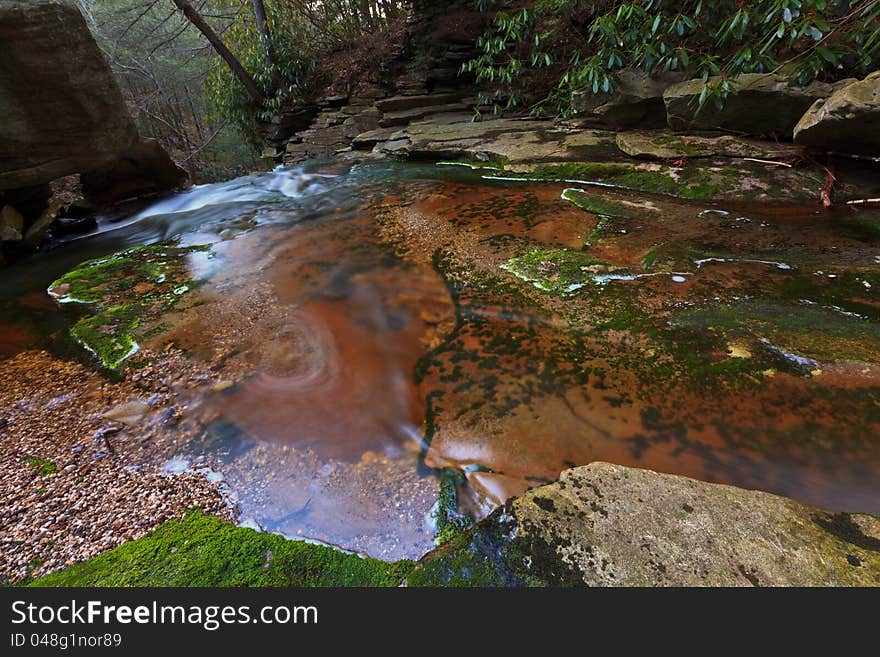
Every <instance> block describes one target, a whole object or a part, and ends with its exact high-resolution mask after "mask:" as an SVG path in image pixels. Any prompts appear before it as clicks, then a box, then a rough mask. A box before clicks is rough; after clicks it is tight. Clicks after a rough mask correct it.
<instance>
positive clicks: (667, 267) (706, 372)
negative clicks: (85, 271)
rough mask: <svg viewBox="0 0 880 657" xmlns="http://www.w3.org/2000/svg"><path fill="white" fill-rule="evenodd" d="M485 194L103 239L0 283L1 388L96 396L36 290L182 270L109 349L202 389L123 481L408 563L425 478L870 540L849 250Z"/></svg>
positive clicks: (520, 189)
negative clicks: (817, 517)
mask: <svg viewBox="0 0 880 657" xmlns="http://www.w3.org/2000/svg"><path fill="white" fill-rule="evenodd" d="M493 178H494V179H493ZM499 178H500V176H497V175H495V174H493V172H492V171H491V170H471V169H470V168H467V167H458V166H434V165H415V164H394V163H381V164H367V165H359V166H355V167H349V166H341V165H339V166H336V165H334V166H322V167H319V166H317V165H316V166H313V167H310V168H289V169H282V168H279V169H277V170H275V171H272V172H267V173H260V174H254V175H250V176H246V177H244V178H239V179H236V180H232V181H228V182H224V183H218V184H212V185H203V186H197V187H194V188H192V189H190V190H187V191H185V192H181V193H179V194H176V195H173V196H170V197H168V198H164V199H161V200H159V201H157V202H155V203H153V204H151V205H148V206H146V207H139V208H132V209H131V210H130V211H128V212H125V213H116V214H115V215H114V216H113V217H102V218H100V220H99V225H98V229H97V230H96V231H94V232H93V233H91V234H88V235H84V236H78V237H75V238H68V240H67V241H65V242H63V243H59V244H57V245H56V247H55V248H53V249H52V250H51V251H48V252H44V253H41V254H39V255H37V256H35V257H33V258H31V259H30V260H27V261H25V262H23V263H20V264H18V265H16V266H13V267H10V268H8V269H6V270H4V275H3V277H2V280H0V312H2V319H0V367H2V366H3V359H6V358H12V357H14V356H15V355H17V354H19V353H21V352H24V351H26V350H30V349H47V350H48V351H50V352H51V353H52V354H53V355H55V356H56V357H57V358H73V359H78V360H80V361H81V362H84V363H87V364H88V365H89V367H92V368H97V367H98V364H97V363H96V361H95V359H94V358H93V357H92V356H91V355H90V354H89V353H88V352H87V351H86V350H84V349H82V348H81V347H82V345H77V344H76V343H74V342H73V341H72V340H71V339H70V337H69V335H68V331H69V329H70V327H71V325H72V324H73V323H74V322H76V321H77V320H78V319H79V318H81V317H82V316H83V313H88V308H86V307H83V306H87V305H88V304H76V303H65V304H59V303H57V301H56V300H55V299H53V298H52V297H51V296H50V295H49V294H47V293H46V291H47V288H49V287H50V286H51V285H52V283H53V281H56V279H59V278H60V277H61V276H63V275H64V274H65V273H66V272H68V271H70V270H71V269H73V268H74V267H76V266H77V264H78V263H80V262H83V261H85V260H89V259H92V258H102V257H105V256H107V255H108V254H111V253H114V252H118V251H120V250H123V249H126V248H129V247H134V246H137V245H150V244H169V245H170V244H173V245H174V247H175V248H180V249H186V248H189V247H196V246H198V247H199V248H198V249H195V248H193V249H192V250H191V251H190V252H188V253H187V255H186V256H185V267H186V271H187V279H188V281H190V282H189V283H188V284H187V285H186V286H181V287H180V290H181V292H180V300H179V301H178V302H177V303H175V304H174V305H173V307H172V308H170V309H168V310H167V312H164V313H163V314H162V316H161V318H160V319H156V320H155V321H152V322H151V323H149V330H146V329H147V328H148V327H147V324H146V323H145V324H144V325H142V326H140V327H139V328H138V336H137V345H136V347H137V350H138V351H142V352H143V354H154V355H155V354H160V355H161V354H162V353H163V350H165V349H166V348H168V347H169V346H171V345H173V346H174V347H175V348H176V349H179V350H182V352H183V354H185V356H186V358H187V359H189V360H190V361H191V362H192V363H194V364H196V365H194V367H198V368H202V369H203V370H204V371H205V372H210V373H211V376H214V377H215V379H219V380H220V381H221V383H219V384H211V385H204V386H181V387H180V389H175V391H174V393H175V395H176V397H177V401H176V406H177V407H178V408H180V409H181V415H182V419H181V421H180V423H179V424H177V425H175V426H168V425H166V424H163V423H162V421H161V418H160V417H158V416H159V413H155V414H152V415H151V416H148V417H147V419H145V420H144V423H143V424H142V425H140V426H137V427H134V428H133V429H132V430H131V431H135V432H138V431H139V432H142V433H144V434H147V433H148V434H149V436H150V439H149V441H146V442H148V443H149V446H148V447H146V446H145V447H144V448H143V450H142V453H141V456H139V458H140V459H141V462H142V464H143V465H145V466H147V465H149V466H151V467H160V468H163V469H164V470H165V471H167V472H171V473H173V472H180V471H184V470H198V471H200V472H203V473H204V474H205V475H206V476H208V477H209V478H212V480H216V481H221V482H222V486H223V487H224V489H225V490H226V491H227V492H228V494H229V495H230V496H231V497H232V498H233V499H234V500H235V502H236V503H237V505H238V509H239V522H240V523H241V524H244V525H247V526H253V527H257V528H260V529H263V530H266V531H272V532H279V533H282V534H284V535H286V536H290V537H297V538H305V539H311V540H317V541H322V542H326V543H331V544H334V545H338V546H341V547H344V548H346V549H351V550H356V551H358V552H362V553H366V554H369V555H371V556H377V557H381V558H385V559H397V558H418V557H419V556H421V555H422V554H424V553H425V552H426V551H427V550H429V549H430V548H431V547H432V546H433V544H434V543H433V542H434V535H435V533H436V531H437V524H436V515H437V507H436V505H437V497H438V490H439V487H440V483H439V482H440V477H441V473H442V472H443V471H444V470H446V469H451V470H453V471H456V472H460V473H463V474H464V479H463V480H464V481H465V482H466V483H464V484H460V485H459V493H460V496H459V497H460V499H459V507H460V510H461V511H462V512H463V513H470V514H471V515H473V516H475V517H482V516H484V515H486V514H487V513H488V512H489V511H491V509H493V508H495V507H496V506H497V505H498V504H500V503H501V502H503V501H504V500H505V499H506V498H507V497H508V496H510V495H515V494H519V493H522V492H523V491H525V490H526V489H527V488H529V487H531V486H535V485H540V484H541V483H545V482H549V481H553V480H554V479H556V478H557V476H558V475H559V473H560V472H561V471H562V470H564V469H566V468H569V467H572V466H576V465H583V464H586V463H589V462H592V461H609V462H613V463H619V464H622V465H628V466H636V467H641V468H649V469H654V470H658V471H662V472H669V473H675V474H681V475H686V476H690V477H694V478H698V479H703V480H708V481H713V482H720V483H728V484H733V485H738V486H743V487H747V488H758V489H762V490H767V491H771V492H774V493H778V494H782V495H786V496H790V497H793V498H795V499H796V500H798V501H802V502H805V503H810V504H814V505H817V506H820V507H823V508H828V509H832V510H850V511H866V512H872V513H880V484H878V483H877V482H878V481H880V449H878V447H880V299H878V290H880V248H878V246H880V242H878V241H877V237H876V235H873V234H871V233H870V232H869V231H865V230H863V228H862V226H861V225H860V224H857V223H854V222H853V220H852V217H851V216H850V215H849V214H845V213H842V212H828V211H820V210H818V209H817V208H815V207H797V206H770V205H748V204H743V205H737V204H725V205H717V206H716V205H708V206H707V205H706V204H705V203H702V204H701V203H696V202H690V201H682V200H676V199H673V198H671V197H665V196H649V195H645V194H636V193H633V192H629V191H627V190H622V189H614V188H606V187H596V186H592V185H589V184H588V183H589V181H567V182H542V181H528V180H507V179H499ZM142 283H143V284H144V287H142V288H137V287H135V290H138V293H149V292H150V290H151V287H150V286H151V285H153V284H154V283H155V281H153V282H150V281H142ZM56 296H57V295H56ZM76 306H79V307H76ZM135 353H136V351H135V350H132V355H130V356H128V358H127V360H126V361H125V362H126V364H128V365H130V366H131V367H130V369H129V370H128V372H127V373H126V375H125V376H127V377H132V376H134V377H137V376H138V374H137V371H138V370H137V367H143V366H145V365H144V364H140V363H138V360H139V358H140V356H136V355H134V354H135ZM153 358H155V359H158V360H154V361H150V362H152V363H153V364H152V365H150V364H149V363H147V364H146V366H147V367H149V366H153V367H163V365H162V361H161V356H153ZM148 360H149V359H148ZM168 367H170V366H168ZM200 371H201V370H200ZM154 416H155V417H154Z"/></svg>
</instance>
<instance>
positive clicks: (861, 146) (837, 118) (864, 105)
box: [794, 71, 880, 155]
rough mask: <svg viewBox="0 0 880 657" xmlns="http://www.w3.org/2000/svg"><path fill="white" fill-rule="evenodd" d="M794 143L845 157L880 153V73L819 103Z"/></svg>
mask: <svg viewBox="0 0 880 657" xmlns="http://www.w3.org/2000/svg"><path fill="white" fill-rule="evenodd" d="M794 140H795V141H796V142H798V143H799V144H805V145H808V146H815V147H819V148H823V149H825V150H833V151H840V152H843V153H865V154H868V155H876V154H877V153H880V71H875V72H874V73H872V74H871V75H869V76H867V77H866V78H865V79H864V80H860V81H854V82H852V83H851V84H845V85H840V86H838V88H837V90H836V91H835V92H834V93H833V94H832V95H831V96H829V97H828V98H826V99H820V100H817V101H816V102H815V103H814V104H813V105H812V107H810V109H809V110H808V111H807V112H806V114H804V116H803V117H802V118H801V120H800V121H799V122H798V124H797V125H796V126H795V128H794Z"/></svg>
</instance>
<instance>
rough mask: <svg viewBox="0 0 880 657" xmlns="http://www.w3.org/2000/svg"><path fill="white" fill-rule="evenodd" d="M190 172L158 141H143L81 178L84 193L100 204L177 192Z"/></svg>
mask: <svg viewBox="0 0 880 657" xmlns="http://www.w3.org/2000/svg"><path fill="white" fill-rule="evenodd" d="M186 178H187V173H186V171H184V170H183V169H181V168H180V167H179V166H177V165H176V164H175V163H174V161H173V160H172V159H171V157H170V156H169V155H168V153H166V152H165V149H164V148H162V146H160V145H159V142H157V141H155V140H154V139H143V138H142V139H140V140H138V141H137V142H135V144H134V145H133V146H131V147H130V148H129V149H127V150H126V151H125V152H124V153H123V154H122V155H121V156H119V157H117V158H115V159H114V160H112V161H110V162H109V163H107V164H105V165H104V166H101V167H99V168H97V169H93V170H91V171H88V172H87V173H83V174H82V175H81V176H80V180H81V181H82V187H83V192H84V193H85V194H86V196H88V197H89V198H91V199H94V200H96V201H98V202H99V203H102V204H103V203H115V202H117V201H121V200H124V199H127V198H133V197H136V196H144V195H146V194H154V193H157V192H163V191H167V190H169V189H174V188H175V187H178V186H179V185H180V184H181V183H183V182H184V181H185V180H186Z"/></svg>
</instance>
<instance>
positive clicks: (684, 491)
mask: <svg viewBox="0 0 880 657" xmlns="http://www.w3.org/2000/svg"><path fill="white" fill-rule="evenodd" d="M468 578H470V579H471V580H475V583H476V584H477V585H480V584H482V585H492V584H495V585H499V584H507V585H509V584H527V585H528V584H537V585H548V584H549V585H576V586H584V585H588V586H878V585H880V518H877V517H874V516H870V515H864V514H844V513H837V514H835V513H829V512H826V511H821V510H819V509H815V508H812V507H808V506H806V505H803V504H800V503H798V502H795V501H794V500H790V499H787V498H783V497H778V496H776V495H771V494H769V493H762V492H758V491H750V490H744V489H741V488H734V487H731V486H722V485H719V484H710V483H704V482H700V481H696V480H693V479H688V478H685V477H677V476H673V475H665V474H659V473H656V472H652V471H649V470H637V469H633V468H626V467H622V466H617V465H610V464H607V463H593V464H591V465H588V466H584V467H580V468H574V469H572V470H568V471H566V472H564V473H563V474H562V476H561V478H560V480H559V481H558V482H556V483H554V484H550V485H548V486H542V487H540V488H536V489H533V490H532V491H530V492H528V493H526V494H525V495H524V496H523V497H521V498H518V499H514V500H512V501H509V502H508V503H507V504H505V505H504V506H502V507H500V508H499V509H497V510H496V511H495V512H494V513H493V514H492V515H491V516H489V518H487V519H486V520H485V521H483V522H482V523H480V524H479V525H478V526H477V527H476V528H475V529H474V530H473V531H471V532H470V533H468V534H465V535H463V536H461V537H459V538H457V539H454V540H453V541H451V542H450V543H449V544H447V545H445V546H443V547H441V548H438V549H437V550H435V551H433V552H431V553H429V554H428V555H427V556H426V557H425V558H424V559H423V560H422V561H421V562H420V564H419V566H418V567H417V568H416V570H415V571H414V572H413V574H412V575H410V580H409V584H410V585H436V586H446V585H450V584H466V583H467V580H468Z"/></svg>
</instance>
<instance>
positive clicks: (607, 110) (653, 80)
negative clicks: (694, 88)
mask: <svg viewBox="0 0 880 657" xmlns="http://www.w3.org/2000/svg"><path fill="white" fill-rule="evenodd" d="M683 78H684V75H683V74H682V73H675V72H670V73H663V74H660V75H655V76H649V75H648V74H647V73H645V72H644V71H640V70H637V69H623V70H621V71H620V72H618V73H617V76H616V79H615V89H614V91H613V92H611V93H602V92H599V93H597V94H595V93H593V90H592V89H582V90H580V91H575V92H574V93H573V94H572V96H571V107H572V109H573V110H574V111H575V112H576V113H577V114H578V116H579V117H581V118H585V119H590V120H592V121H593V122H595V123H597V124H601V125H605V126H610V127H615V128H625V127H631V126H639V127H642V128H660V127H663V126H665V125H666V109H665V107H664V104H663V92H664V91H665V90H666V89H667V88H668V87H669V86H670V85H673V84H675V83H677V82H681V81H682V79H683Z"/></svg>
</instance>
